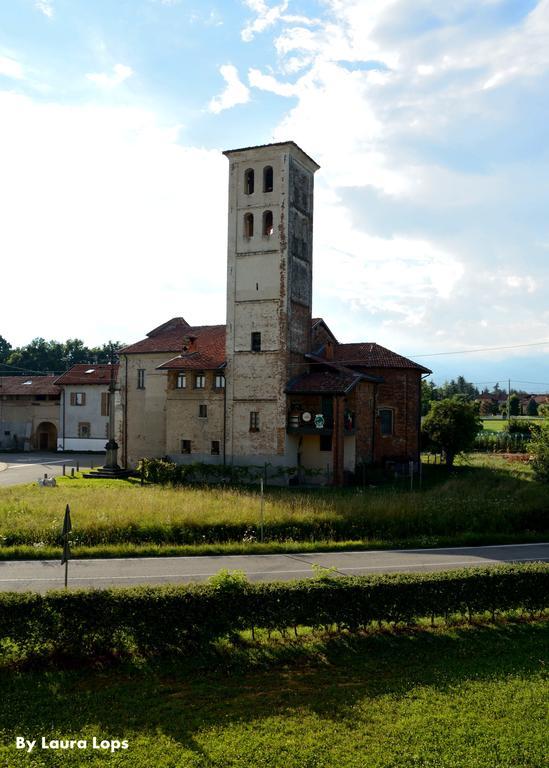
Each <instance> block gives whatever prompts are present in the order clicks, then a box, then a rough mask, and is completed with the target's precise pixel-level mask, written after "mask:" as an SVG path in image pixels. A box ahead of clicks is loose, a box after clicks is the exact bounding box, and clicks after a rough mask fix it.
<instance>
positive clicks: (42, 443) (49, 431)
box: [35, 421, 57, 451]
mask: <svg viewBox="0 0 549 768" xmlns="http://www.w3.org/2000/svg"><path fill="white" fill-rule="evenodd" d="M35 445H36V448H37V449H38V450H39V451H55V450H57V427H56V426H55V424H52V423H51V421H41V422H40V424H39V425H38V427H37V429H36V439H35Z"/></svg>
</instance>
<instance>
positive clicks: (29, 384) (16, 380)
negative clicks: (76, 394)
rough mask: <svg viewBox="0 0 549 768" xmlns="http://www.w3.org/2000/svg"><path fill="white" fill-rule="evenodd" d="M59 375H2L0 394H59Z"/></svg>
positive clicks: (29, 395)
mask: <svg viewBox="0 0 549 768" xmlns="http://www.w3.org/2000/svg"><path fill="white" fill-rule="evenodd" d="M56 378H57V376H0V395H26V396H27V397H33V396H34V395H59V394H60V393H61V389H60V388H59V387H58V386H56V385H55V380H56Z"/></svg>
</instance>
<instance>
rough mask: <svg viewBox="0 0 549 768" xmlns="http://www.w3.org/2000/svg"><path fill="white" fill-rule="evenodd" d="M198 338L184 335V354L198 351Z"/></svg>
mask: <svg viewBox="0 0 549 768" xmlns="http://www.w3.org/2000/svg"><path fill="white" fill-rule="evenodd" d="M196 340H197V336H184V337H183V354H184V355H188V354H190V353H191V352H196Z"/></svg>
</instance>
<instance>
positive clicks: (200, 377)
mask: <svg viewBox="0 0 549 768" xmlns="http://www.w3.org/2000/svg"><path fill="white" fill-rule="evenodd" d="M205 386H206V376H205V375H204V374H203V373H197V374H195V377H194V388H195V389H204V387H205Z"/></svg>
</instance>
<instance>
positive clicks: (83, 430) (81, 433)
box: [78, 421, 91, 440]
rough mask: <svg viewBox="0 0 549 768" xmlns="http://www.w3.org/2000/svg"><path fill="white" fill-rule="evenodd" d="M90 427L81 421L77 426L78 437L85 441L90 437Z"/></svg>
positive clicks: (87, 423)
mask: <svg viewBox="0 0 549 768" xmlns="http://www.w3.org/2000/svg"><path fill="white" fill-rule="evenodd" d="M90 434H91V433H90V425H89V422H87V421H81V422H80V423H79V425H78V437H81V438H83V439H85V440H87V439H88V438H89V437H90Z"/></svg>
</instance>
